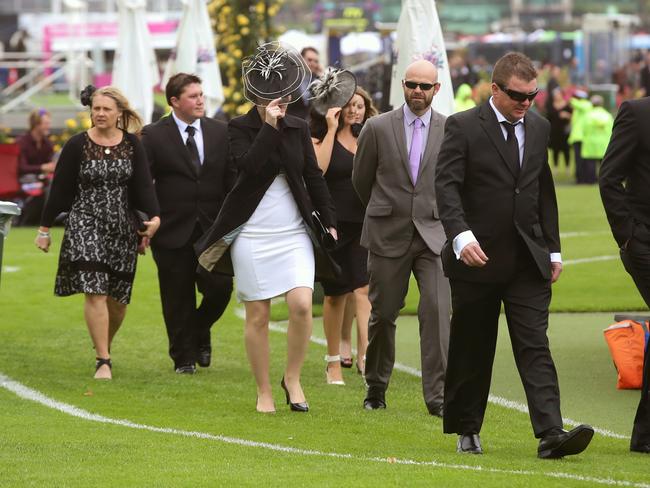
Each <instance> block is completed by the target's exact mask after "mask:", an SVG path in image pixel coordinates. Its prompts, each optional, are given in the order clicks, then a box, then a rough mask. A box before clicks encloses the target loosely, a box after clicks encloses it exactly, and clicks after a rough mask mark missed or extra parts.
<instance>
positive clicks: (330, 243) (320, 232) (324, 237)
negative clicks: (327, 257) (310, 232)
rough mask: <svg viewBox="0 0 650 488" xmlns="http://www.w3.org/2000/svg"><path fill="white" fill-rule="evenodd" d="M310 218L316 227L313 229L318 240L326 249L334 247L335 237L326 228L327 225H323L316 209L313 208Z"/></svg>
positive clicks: (329, 249)
mask: <svg viewBox="0 0 650 488" xmlns="http://www.w3.org/2000/svg"><path fill="white" fill-rule="evenodd" d="M311 218H312V220H313V221H314V227H315V228H316V229H315V230H316V234H317V236H318V241H319V242H320V243H321V245H322V246H323V248H324V249H325V250H327V251H331V250H332V249H334V248H335V247H336V239H334V236H333V235H332V234H330V232H329V230H327V227H325V226H324V225H323V221H322V220H321V217H320V213H319V212H318V210H314V211H313V212H312V213H311Z"/></svg>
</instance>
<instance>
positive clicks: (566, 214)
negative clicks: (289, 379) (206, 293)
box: [0, 186, 650, 487]
mask: <svg viewBox="0 0 650 488" xmlns="http://www.w3.org/2000/svg"><path fill="white" fill-rule="evenodd" d="M558 195H559V199H560V209H561V229H562V232H563V233H564V234H565V237H564V238H563V258H564V260H565V262H566V265H565V269H564V273H563V275H562V277H561V279H560V282H559V283H558V284H557V285H556V286H555V288H554V298H553V304H552V307H553V311H554V312H557V313H554V314H553V315H552V317H551V323H550V329H549V336H550V340H551V347H552V352H553V355H554V358H555V360H556V365H557V369H558V374H559V377H560V388H561V391H562V406H563V415H564V416H565V417H566V418H570V419H574V420H577V421H581V422H587V423H592V424H593V425H594V426H596V427H598V428H599V429H601V432H604V433H599V434H597V435H596V437H595V438H594V441H593V443H592V445H591V446H590V448H589V450H588V451H587V452H586V453H584V454H583V455H581V456H576V457H571V458H567V459H564V460H560V461H541V460H538V459H537V458H536V457H535V453H536V446H537V444H536V441H535V439H534V438H533V435H532V431H531V427H530V422H529V419H528V416H527V414H525V413H522V412H520V411H518V410H516V409H513V408H509V407H506V406H502V405H499V404H496V403H491V404H490V406H489V408H488V412H487V418H486V421H485V426H484V429H483V431H482V433H481V436H482V440H483V444H484V448H485V451H486V454H485V455H484V456H476V457H474V456H472V457H468V456H460V455H458V454H456V453H455V441H456V439H455V437H454V436H445V435H443V434H442V429H441V421H440V420H439V419H435V418H432V417H430V416H429V415H427V412H426V409H425V407H424V404H423V401H422V397H421V386H420V381H419V378H417V377H415V376H414V375H413V374H411V373H409V372H408V367H410V368H417V369H419V347H418V338H417V323H416V320H415V319H414V318H413V317H412V316H408V313H409V312H411V311H412V310H413V309H414V304H415V303H416V300H417V293H416V289H415V287H412V290H411V293H410V295H409V298H408V301H407V305H406V309H405V313H406V315H405V316H403V317H402V318H400V321H399V326H398V346H397V361H398V362H399V363H400V364H401V365H403V366H404V368H402V369H400V370H396V371H395V373H394V375H393V379H392V383H391V388H390V390H389V392H388V396H387V400H388V402H389V408H388V409H387V410H386V411H380V412H365V411H363V410H362V408H361V402H362V399H363V396H364V388H363V383H362V380H361V378H360V377H359V376H358V375H356V374H354V373H353V372H351V370H346V376H345V379H346V382H347V385H346V386H345V387H332V386H327V385H326V384H325V377H324V369H325V363H324V362H323V360H322V357H323V354H324V353H325V348H324V347H323V346H322V345H321V344H319V343H316V342H315V343H314V344H312V346H311V349H310V354H309V357H308V359H307V362H306V364H305V368H304V377H303V386H304V389H305V392H306V395H307V397H308V400H309V402H310V405H311V411H310V413H309V414H306V415H301V414H295V413H294V414H292V413H290V412H289V411H288V409H287V408H286V406H285V405H284V404H283V403H284V402H283V401H282V395H281V390H280V388H279V384H277V383H279V380H280V377H281V376H282V369H283V365H284V354H285V348H286V346H285V340H286V337H285V335H284V334H283V333H282V332H279V331H274V332H272V333H271V346H272V375H273V378H275V383H276V384H275V390H274V393H275V399H276V406H277V408H278V412H277V414H275V415H270V416H268V415H267V416H264V415H260V414H257V413H256V412H255V386H254V381H253V379H252V377H251V375H250V372H249V368H248V364H247V361H246V358H245V352H244V346H243V340H242V330H243V321H242V319H241V318H240V317H239V315H238V314H237V311H238V310H237V309H238V308H239V305H238V304H237V303H236V302H235V300H233V302H232V303H231V306H230V308H229V309H228V311H227V313H226V315H225V316H224V318H223V319H222V321H221V322H220V323H219V324H218V325H217V326H215V330H214V332H213V344H214V349H215V354H214V359H213V365H212V367H210V368H209V369H203V370H201V371H200V372H199V374H197V375H195V376H193V377H185V376H183V377H181V376H178V375H175V374H174V373H173V371H172V364H171V361H170V360H169V359H168V357H167V355H166V336H165V332H164V325H163V322H162V317H161V312H160V303H159V297H158V293H157V282H156V276H155V266H154V265H153V263H152V260H151V257H150V256H146V257H145V258H143V259H141V260H140V262H139V264H138V275H137V278H136V284H135V291H134V295H133V302H132V305H131V306H130V307H129V312H128V314H127V318H126V321H125V324H124V326H123V329H122V330H121V331H120V334H119V335H118V337H117V339H116V342H115V344H114V347H113V351H112V355H113V360H114V364H115V365H114V378H115V379H114V380H113V381H112V382H97V381H94V380H93V379H92V373H93V358H94V354H93V350H92V346H91V343H90V339H89V337H88V334H87V332H86V330H85V326H84V322H83V315H82V297H80V296H75V297H70V298H56V297H54V296H53V295H52V289H53V281H54V274H55V269H56V261H57V252H58V249H59V242H60V237H61V230H60V229H56V230H55V231H54V243H55V245H54V249H53V252H51V253H50V254H43V253H41V252H40V251H38V250H37V249H36V248H35V247H34V246H33V245H32V239H33V236H34V229H22V228H14V229H12V231H11V233H10V235H9V237H8V239H7V240H6V241H5V253H4V261H3V266H4V268H3V273H2V282H1V284H0V386H3V388H0V412H1V413H0V486H2V487H5V486H6V487H14V486H39V487H40V486H57V487H58V486H65V487H77V486H78V487H82V486H83V487H87V486H98V487H99V486H146V487H159V486H160V487H167V486H174V487H175V486H188V487H189V486H197V485H199V486H223V485H242V486H254V485H255V486H260V485H268V486H281V485H287V486H300V485H303V486H304V485H308V486H340V485H351V486H398V485H399V486H425V485H426V486H432V485H438V486H461V485H462V486H470V485H479V484H480V486H486V487H502V486H522V487H531V486H558V487H559V486H562V487H565V486H599V485H605V484H606V485H614V486H650V474H648V473H649V472H650V471H649V469H648V468H649V467H650V458H648V456H644V455H639V454H632V453H630V452H629V451H628V440H627V439H626V438H625V437H626V436H629V433H630V429H631V423H632V419H633V415H634V411H635V407H636V403H637V402H638V397H639V392H638V391H618V390H616V388H615V384H616V373H615V370H614V368H613V366H612V364H611V360H610V358H609V353H608V351H607V348H606V346H605V343H604V340H603V336H602V329H603V328H605V327H606V326H607V325H609V324H610V323H611V322H612V318H613V317H612V315H613V314H612V312H613V311H614V310H643V309H644V308H645V307H644V305H643V303H642V301H641V299H640V298H639V297H638V294H637V292H636V290H635V289H634V287H633V285H632V283H631V279H629V277H628V276H627V275H626V273H625V272H624V270H623V268H622V265H621V264H620V261H619V260H618V259H615V258H611V259H608V260H602V261H590V262H579V261H578V262H576V260H580V259H594V258H597V259H603V258H602V257H603V256H616V254H617V250H616V245H615V243H614V241H613V239H612V237H611V235H610V234H609V231H608V227H607V223H606V220H605V217H604V214H603V211H602V207H601V204H600V200H599V197H598V193H597V189H596V188H594V187H575V186H558ZM569 312H587V313H569ZM284 313H285V312H284V309H283V307H282V306H277V307H275V310H274V315H275V316H276V317H277V318H278V319H282V318H283V315H284ZM501 330H502V334H501V336H500V338H499V345H498V352H497V359H496V363H495V368H494V375H493V388H492V394H493V395H494V396H495V397H498V399H502V400H510V401H511V402H516V404H521V403H523V402H524V397H523V391H522V388H521V385H520V382H519V379H518V376H517V374H516V370H515V368H514V364H513V360H512V354H511V352H510V346H509V341H508V338H507V333H505V327H502V329H501ZM314 336H316V337H322V327H321V325H320V321H319V320H318V319H316V320H315V323H314ZM12 381H13V382H12ZM30 389H31V390H30ZM32 390H34V391H36V392H40V394H41V395H44V397H43V396H41V397H38V398H37V399H39V400H40V403H39V402H37V401H33V400H29V399H26V398H24V397H25V396H30V395H34V392H33V391H32ZM16 392H18V393H20V395H22V396H20V395H18V394H16ZM55 401H56V402H60V403H63V404H67V405H70V406H74V407H77V409H81V410H67V411H61V410H65V407H64V406H62V405H61V404H56V403H54V402H55ZM57 408H58V409H57ZM84 412H85V413H84ZM86 413H88V414H93V415H96V416H101V417H93V418H87V417H88V415H86ZM119 421H129V422H131V424H129V423H125V422H119ZM605 431H606V432H605Z"/></svg>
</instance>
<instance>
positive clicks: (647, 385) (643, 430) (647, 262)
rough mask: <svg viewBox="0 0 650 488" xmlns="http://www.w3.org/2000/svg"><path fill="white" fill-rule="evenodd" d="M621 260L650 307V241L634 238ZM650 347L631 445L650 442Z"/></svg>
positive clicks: (645, 362)
mask: <svg viewBox="0 0 650 488" xmlns="http://www.w3.org/2000/svg"><path fill="white" fill-rule="evenodd" d="M621 261H623V265H624V266H625V270H626V271H627V272H628V273H629V274H630V275H631V276H632V279H633V280H634V284H635V285H636V287H637V289H638V290H639V293H641V296H642V297H643V300H644V301H645V303H646V305H647V306H648V307H650V243H648V242H643V241H639V240H638V239H635V238H632V239H630V241H629V242H628V244H627V248H626V250H625V251H621ZM649 351H650V349H648V348H647V347H646V351H645V356H644V361H643V385H642V386H641V400H640V401H639V406H638V407H637V410H636V416H635V417H634V427H633V429H632V438H631V440H630V445H631V446H633V447H634V446H637V447H640V446H643V445H646V444H650V358H648V355H649V354H650V352H649Z"/></svg>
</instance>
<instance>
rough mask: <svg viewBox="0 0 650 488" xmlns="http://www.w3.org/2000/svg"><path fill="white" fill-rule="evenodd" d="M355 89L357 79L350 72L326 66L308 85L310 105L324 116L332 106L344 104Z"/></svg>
mask: <svg viewBox="0 0 650 488" xmlns="http://www.w3.org/2000/svg"><path fill="white" fill-rule="evenodd" d="M356 89H357V79H356V77H355V76H354V74H352V72H350V71H347V70H344V69H337V68H332V67H330V68H327V70H326V71H325V73H323V75H322V76H321V77H320V78H317V79H315V80H314V81H312V82H311V85H309V91H310V93H311V99H310V100H311V106H312V108H313V109H314V110H315V111H316V112H318V113H319V114H320V115H322V116H325V115H326V114H327V110H328V109H330V108H332V107H343V106H344V105H346V104H347V103H348V102H349V101H350V99H351V98H352V96H353V95H354V91H355V90H356Z"/></svg>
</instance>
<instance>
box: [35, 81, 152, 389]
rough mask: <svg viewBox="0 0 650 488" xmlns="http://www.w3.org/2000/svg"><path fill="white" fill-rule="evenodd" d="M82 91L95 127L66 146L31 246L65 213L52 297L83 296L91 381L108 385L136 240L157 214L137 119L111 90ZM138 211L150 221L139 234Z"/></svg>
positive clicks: (44, 241) (44, 239) (45, 239)
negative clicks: (91, 353) (91, 354)
mask: <svg viewBox="0 0 650 488" xmlns="http://www.w3.org/2000/svg"><path fill="white" fill-rule="evenodd" d="M87 90H88V89H87ZM87 90H84V92H83V93H82V103H84V105H90V107H91V119H92V124H93V127H92V128H91V129H89V130H88V131H87V132H83V133H80V134H77V135H75V136H73V137H72V138H70V140H69V141H68V142H67V143H66V144H65V146H64V147H63V150H62V152H61V156H60V158H59V161H58V164H57V166H56V171H55V173H54V180H53V181H52V189H51V192H50V196H49V198H48V200H47V203H46V205H45V208H44V210H43V216H42V218H41V227H40V228H39V230H38V236H37V237H36V245H37V246H38V247H39V248H40V249H42V250H43V251H46V252H47V251H48V250H49V247H50V234H49V228H50V226H51V225H52V223H53V222H54V219H55V218H56V216H57V215H58V214H59V213H61V212H68V217H67V221H66V226H65V233H64V235H63V242H62V244H61V252H60V255H59V268H58V271H57V275H56V285H55V290H54V292H55V294H56V295H59V296H68V295H72V294H75V293H84V294H85V304H84V316H85V319H86V324H87V325H88V330H89V332H90V336H91V338H92V341H93V344H94V346H95V352H96V355H97V358H96V363H95V378H98V379H111V378H112V372H111V367H112V364H111V359H110V346H111V342H112V340H113V337H114V336H115V333H116V332H117V330H118V329H119V327H120V325H121V324H122V321H123V320H124V315H125V314H126V305H127V304H128V303H129V301H130V298H131V290H132V286H133V278H134V275H135V265H136V260H137V251H138V233H139V234H140V235H142V236H147V237H149V238H151V237H152V236H153V235H154V233H155V232H156V230H157V229H158V226H159V225H160V218H159V216H158V215H159V213H160V212H159V210H158V201H157V199H156V195H155V193H154V189H153V184H152V180H151V176H150V174H149V169H148V166H147V163H146V158H145V154H144V150H143V148H142V146H141V144H140V141H139V140H138V138H137V137H136V136H135V135H133V134H131V133H129V132H128V130H138V129H139V128H140V127H141V126H142V123H141V120H140V117H139V116H138V115H137V113H135V112H134V111H133V109H131V107H130V106H129V102H128V101H127V100H126V98H125V97H124V95H122V94H121V93H120V92H119V90H117V89H116V88H113V87H104V88H100V89H99V90H96V91H93V90H92V89H91V90H88V91H87ZM136 209H138V210H140V211H142V212H144V213H146V214H147V215H148V216H150V218H149V219H145V220H146V221H145V222H144V224H143V227H144V230H142V231H140V232H138V229H137V227H138V225H139V223H138V222H137V220H138V219H137V218H136V214H135V212H134V211H135V210H136Z"/></svg>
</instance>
